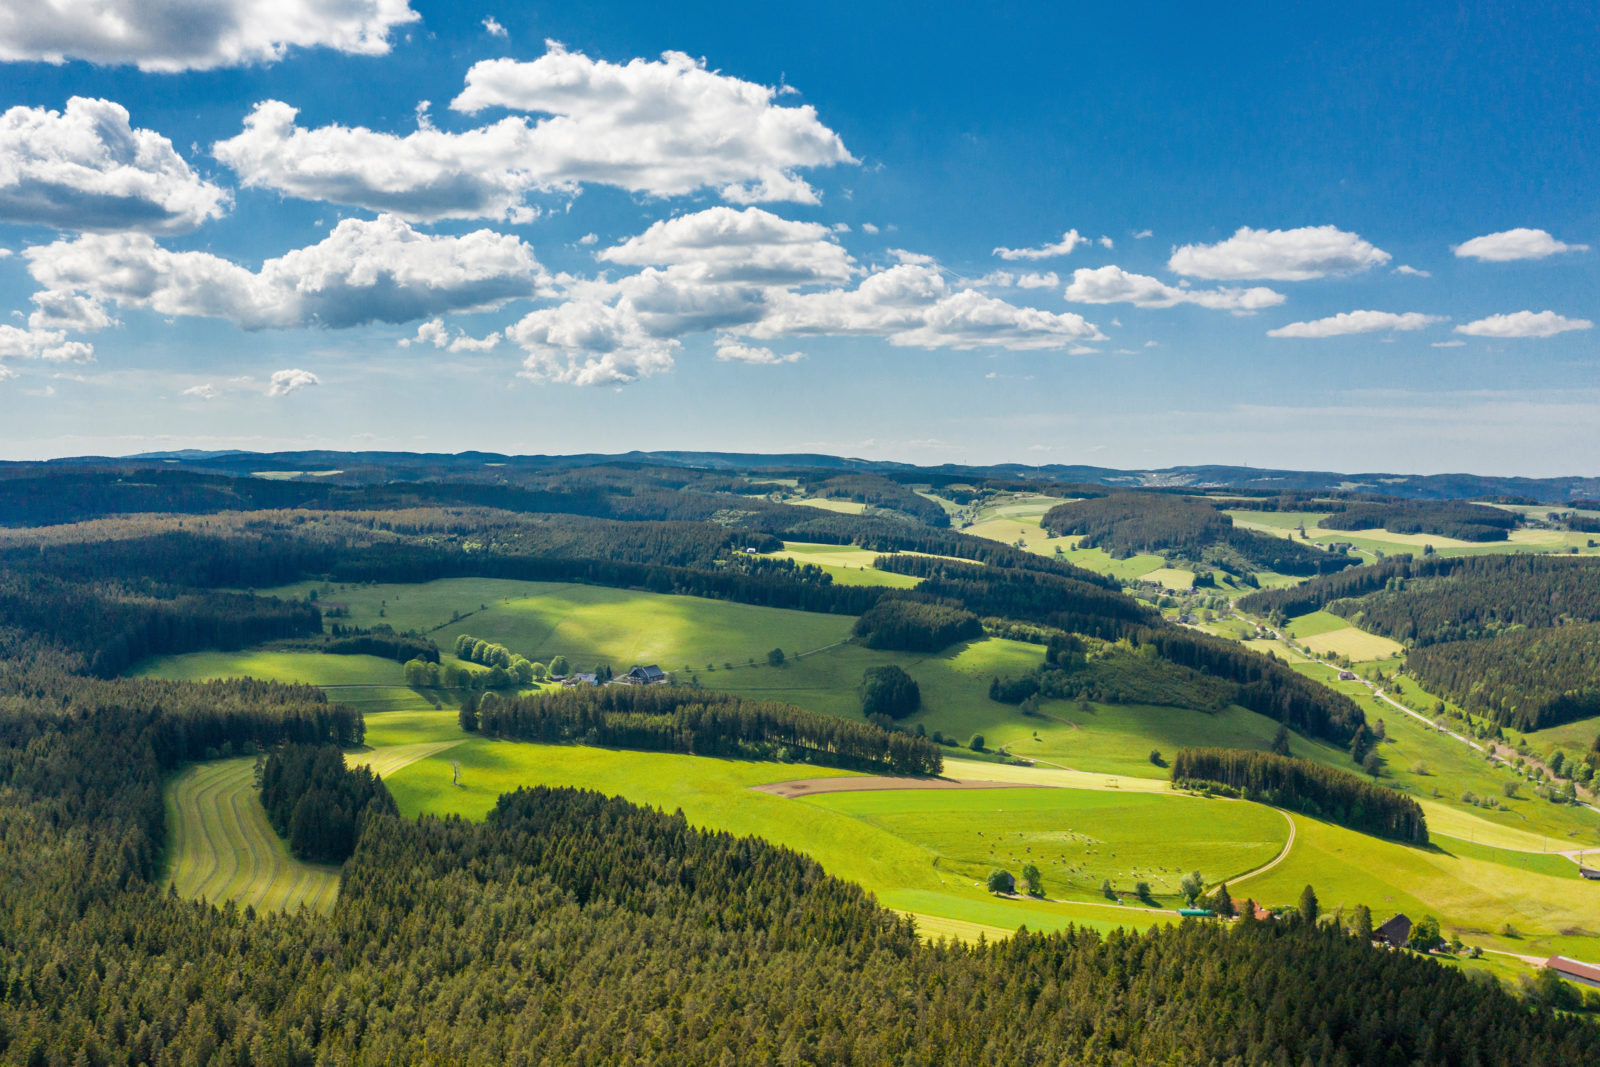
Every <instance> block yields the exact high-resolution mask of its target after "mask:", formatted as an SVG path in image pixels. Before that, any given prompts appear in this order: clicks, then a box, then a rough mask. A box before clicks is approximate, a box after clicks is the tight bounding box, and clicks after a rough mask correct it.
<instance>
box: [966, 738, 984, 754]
mask: <svg viewBox="0 0 1600 1067" xmlns="http://www.w3.org/2000/svg"><path fill="white" fill-rule="evenodd" d="M967 747H968V748H970V749H972V751H974V752H982V751H983V735H982V734H973V735H972V740H971V741H968V742H967Z"/></svg>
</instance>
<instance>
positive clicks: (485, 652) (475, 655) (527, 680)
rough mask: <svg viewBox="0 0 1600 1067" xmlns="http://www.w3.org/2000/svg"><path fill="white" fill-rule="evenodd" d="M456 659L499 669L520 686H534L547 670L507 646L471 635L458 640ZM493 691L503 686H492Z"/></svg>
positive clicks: (460, 637) (461, 636) (463, 635)
mask: <svg viewBox="0 0 1600 1067" xmlns="http://www.w3.org/2000/svg"><path fill="white" fill-rule="evenodd" d="M455 650H456V657H457V658H458V659H463V660H466V661H467V662H468V663H477V664H480V665H481V666H484V667H488V668H490V669H491V670H493V669H494V668H499V669H500V670H502V671H504V672H505V673H506V674H507V675H508V676H510V678H511V679H512V680H513V681H515V682H516V683H517V684H519V685H532V684H533V683H534V682H535V681H536V680H542V679H543V678H544V676H545V674H546V672H547V668H546V667H545V665H544V664H542V663H535V662H533V661H532V660H530V659H528V658H527V657H526V656H522V655H519V654H518V653H516V652H513V651H511V650H510V649H509V648H507V647H506V646H505V645H497V644H495V643H493V642H491V641H484V640H482V639H480V638H476V637H473V636H472V635H471V634H461V635H460V636H458V637H457V638H456V643H455ZM490 688H493V689H500V688H503V687H502V686H491V687H490Z"/></svg>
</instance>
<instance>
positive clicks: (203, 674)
mask: <svg viewBox="0 0 1600 1067" xmlns="http://www.w3.org/2000/svg"><path fill="white" fill-rule="evenodd" d="M132 673H133V674H135V675H138V676H140V677H146V678H166V679H169V680H171V681H184V682H202V681H209V680H211V679H213V678H239V677H246V676H248V677H251V678H260V679H262V680H263V681H268V682H306V683H309V684H311V685H323V686H394V685H399V684H400V683H402V682H403V681H404V677H403V672H402V671H401V669H400V664H398V663H396V662H395V661H394V660H392V659H381V658H379V657H377V656H328V655H324V654H323V653H321V652H269V651H263V650H260V649H256V650H251V649H245V650H243V651H239V652H189V653H185V654H184V655H181V656H158V657H156V658H154V659H149V660H146V661H145V662H143V663H141V664H139V665H138V666H137V667H135V668H134V670H133V672H132Z"/></svg>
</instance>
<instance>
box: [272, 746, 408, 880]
mask: <svg viewBox="0 0 1600 1067" xmlns="http://www.w3.org/2000/svg"><path fill="white" fill-rule="evenodd" d="M261 805H262V807H264V808H266V809H267V818H268V819H269V820H270V821H271V823H272V828H273V829H274V830H276V831H277V832H278V836H279V837H282V838H283V839H284V840H285V841H287V842H288V843H289V851H290V852H291V853H293V854H294V855H295V856H298V857H299V858H300V859H303V860H307V861H309V862H312V863H343V862H344V861H345V860H347V859H349V858H350V854H351V853H353V852H354V851H355V849H356V838H357V836H358V835H359V834H360V832H361V829H362V827H363V826H364V825H365V824H366V822H367V820H368V819H370V818H372V817H373V816H376V815H398V814H399V812H398V811H397V810H396V808H395V806H394V798H393V797H391V796H390V795H389V791H388V790H387V789H385V788H384V787H383V783H382V782H381V781H379V779H378V776H377V775H375V774H373V773H372V771H371V770H370V769H368V768H366V767H346V766H345V764H344V752H343V751H342V750H341V749H340V748H339V746H338V745H331V744H309V745H308V744H286V745H282V746H280V747H278V748H274V749H273V750H272V751H271V752H270V753H268V755H267V757H266V761H265V762H264V763H263V764H262V765H261Z"/></svg>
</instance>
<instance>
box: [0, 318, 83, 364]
mask: <svg viewBox="0 0 1600 1067" xmlns="http://www.w3.org/2000/svg"><path fill="white" fill-rule="evenodd" d="M93 358H94V347H93V346H91V345H88V344H85V343H84V342H82V341H69V340H67V335H66V333H64V332H63V331H61V330H41V329H36V328H33V327H29V328H28V329H22V328H21V327H18V326H11V325H4V324H0V360H6V359H38V360H44V361H45V362H46V363H87V362H89V361H90V360H92V359H93Z"/></svg>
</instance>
